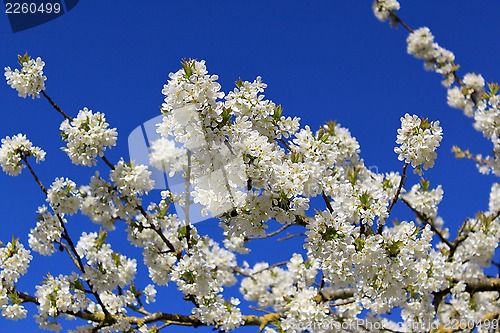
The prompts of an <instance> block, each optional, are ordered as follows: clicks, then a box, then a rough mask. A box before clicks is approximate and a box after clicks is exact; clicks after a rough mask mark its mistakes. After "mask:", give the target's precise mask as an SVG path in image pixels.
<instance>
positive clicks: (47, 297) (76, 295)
mask: <svg viewBox="0 0 500 333" xmlns="http://www.w3.org/2000/svg"><path fill="white" fill-rule="evenodd" d="M35 296H36V297H37V299H38V302H39V304H38V316H37V322H38V323H39V325H40V327H41V328H44V329H47V330H52V331H59V330H61V329H62V327H61V325H60V324H59V323H58V321H57V318H58V317H59V316H62V315H63V314H64V313H67V312H70V313H71V312H72V313H77V312H78V311H81V310H86V309H87V307H89V306H90V304H92V301H91V300H89V299H88V298H87V296H86V294H85V290H84V288H83V284H82V281H81V280H80V277H79V276H78V275H76V274H73V275H70V276H63V275H59V276H58V277H53V276H51V275H49V276H48V277H47V278H46V279H45V281H44V282H43V283H42V284H41V285H39V286H37V287H36V293H35Z"/></svg>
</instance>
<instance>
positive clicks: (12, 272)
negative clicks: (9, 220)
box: [0, 240, 33, 320]
mask: <svg viewBox="0 0 500 333" xmlns="http://www.w3.org/2000/svg"><path fill="white" fill-rule="evenodd" d="M31 259H33V257H32V256H31V254H30V251H29V250H26V249H25V248H24V245H23V244H22V243H20V242H19V241H18V240H13V241H12V242H9V243H7V244H5V245H3V244H2V246H1V247H0V306H1V307H2V316H3V317H5V318H7V319H10V320H18V319H23V318H26V314H27V310H26V309H25V308H24V306H23V305H22V301H21V299H20V298H19V297H18V295H17V293H16V291H15V290H16V287H15V283H17V281H18V280H19V278H20V277H21V276H22V275H24V274H26V272H27V270H28V266H29V263H30V261H31Z"/></svg>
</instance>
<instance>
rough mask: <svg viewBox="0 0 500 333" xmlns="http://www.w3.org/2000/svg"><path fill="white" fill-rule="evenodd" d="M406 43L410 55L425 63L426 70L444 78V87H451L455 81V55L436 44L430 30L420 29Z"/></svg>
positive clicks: (412, 33) (411, 34)
mask: <svg viewBox="0 0 500 333" xmlns="http://www.w3.org/2000/svg"><path fill="white" fill-rule="evenodd" d="M406 43H407V44H408V53H409V54H411V55H413V56H415V57H416V58H419V59H423V60H424V61H425V68H426V69H428V70H432V71H435V72H436V73H438V74H441V75H442V76H443V77H444V80H443V85H444V86H446V87H450V86H451V85H452V83H453V82H454V80H455V77H454V73H455V70H456V69H457V66H456V65H455V55H454V54H453V53H452V52H451V51H449V50H446V49H445V48H443V47H441V46H439V44H437V43H436V42H434V35H433V34H432V33H431V31H430V30H429V28H427V27H423V28H419V29H417V30H415V31H413V32H411V33H410V35H409V36H408V38H407V40H406Z"/></svg>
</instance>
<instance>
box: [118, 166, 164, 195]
mask: <svg viewBox="0 0 500 333" xmlns="http://www.w3.org/2000/svg"><path fill="white" fill-rule="evenodd" d="M110 177H111V180H112V181H113V182H114V184H115V186H116V188H117V190H118V191H119V192H120V194H121V195H124V196H132V197H133V196H136V195H142V194H144V193H148V192H149V191H151V190H152V189H153V187H154V181H153V180H152V179H151V171H149V170H148V167H147V166H145V165H142V164H138V165H135V164H134V163H133V162H129V163H125V161H123V160H120V161H119V162H118V164H117V165H115V169H114V170H113V171H111V173H110Z"/></svg>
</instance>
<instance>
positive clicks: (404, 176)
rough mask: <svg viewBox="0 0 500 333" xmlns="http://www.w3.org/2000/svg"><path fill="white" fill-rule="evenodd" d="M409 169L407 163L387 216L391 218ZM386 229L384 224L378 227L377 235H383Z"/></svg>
mask: <svg viewBox="0 0 500 333" xmlns="http://www.w3.org/2000/svg"><path fill="white" fill-rule="evenodd" d="M407 169H408V163H405V165H404V166H403V172H402V173H401V179H400V181H399V186H398V189H397V191H396V194H395V195H394V198H393V199H392V201H391V205H390V206H389V208H388V209H387V216H389V215H390V214H391V211H392V209H393V208H394V206H395V205H396V202H397V201H398V199H399V196H400V195H401V190H402V189H403V185H404V183H405V179H406V170H407ZM383 228H384V225H383V224H380V225H379V226H378V229H377V233H378V234H381V233H382V229H383Z"/></svg>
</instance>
